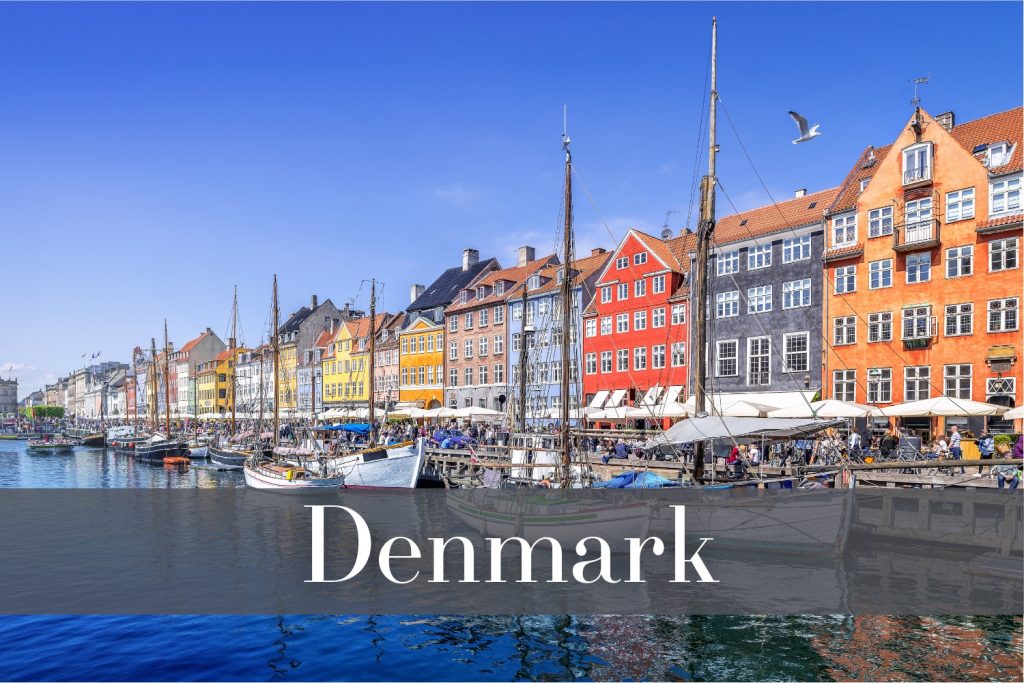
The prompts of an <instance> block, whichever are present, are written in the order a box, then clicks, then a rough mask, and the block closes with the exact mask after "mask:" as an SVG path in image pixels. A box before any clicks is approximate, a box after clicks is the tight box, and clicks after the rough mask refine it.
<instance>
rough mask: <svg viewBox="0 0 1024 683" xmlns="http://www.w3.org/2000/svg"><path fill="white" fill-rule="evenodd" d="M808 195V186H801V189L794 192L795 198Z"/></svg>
mask: <svg viewBox="0 0 1024 683" xmlns="http://www.w3.org/2000/svg"><path fill="white" fill-rule="evenodd" d="M806 196H807V188H806V187H801V188H800V189H799V190H797V191H796V192H794V193H793V197H794V198H795V199H800V198H801V197H806Z"/></svg>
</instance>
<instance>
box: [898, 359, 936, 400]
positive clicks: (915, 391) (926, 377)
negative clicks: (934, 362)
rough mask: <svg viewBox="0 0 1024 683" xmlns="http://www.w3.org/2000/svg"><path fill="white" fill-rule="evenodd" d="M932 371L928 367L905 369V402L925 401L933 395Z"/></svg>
mask: <svg viewBox="0 0 1024 683" xmlns="http://www.w3.org/2000/svg"><path fill="white" fill-rule="evenodd" d="M931 379H932V369H931V368H930V367H928V366H927V365H921V366H917V367H909V368H903V400H904V401H923V400H924V399H926V398H928V397H929V395H930V394H931V391H930V388H929V385H930V384H931Z"/></svg>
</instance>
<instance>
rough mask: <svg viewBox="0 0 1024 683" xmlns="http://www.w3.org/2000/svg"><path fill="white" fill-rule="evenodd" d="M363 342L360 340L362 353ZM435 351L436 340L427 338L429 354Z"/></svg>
mask: <svg viewBox="0 0 1024 683" xmlns="http://www.w3.org/2000/svg"><path fill="white" fill-rule="evenodd" d="M362 342H363V340H362V339H360V340H359V350H360V351H362V350H363V343H362ZM440 350H441V349H438V351H440ZM433 351H434V338H433V337H432V336H428V337H427V352H428V353H433Z"/></svg>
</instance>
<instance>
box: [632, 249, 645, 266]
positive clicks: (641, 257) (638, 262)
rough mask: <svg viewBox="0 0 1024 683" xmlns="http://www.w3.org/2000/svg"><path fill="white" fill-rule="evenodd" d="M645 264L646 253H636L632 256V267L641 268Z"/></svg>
mask: <svg viewBox="0 0 1024 683" xmlns="http://www.w3.org/2000/svg"><path fill="white" fill-rule="evenodd" d="M645 263H647V252H646V251H638V252H637V253H635V254H633V265H634V266H642V265H644V264H645Z"/></svg>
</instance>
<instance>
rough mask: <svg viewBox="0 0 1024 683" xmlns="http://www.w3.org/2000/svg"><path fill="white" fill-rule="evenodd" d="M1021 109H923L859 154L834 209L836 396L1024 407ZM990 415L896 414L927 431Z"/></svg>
mask: <svg viewBox="0 0 1024 683" xmlns="http://www.w3.org/2000/svg"><path fill="white" fill-rule="evenodd" d="M1021 116H1022V109H1021V108H1019V107H1018V108H1017V109H1013V110H1010V111H1007V112H1002V113H999V114H994V115H992V116H986V117H984V118H981V119H977V120H975V121H970V122H967V123H962V124H955V119H954V116H953V114H952V113H951V112H950V113H946V114H941V115H939V116H938V117H932V116H931V115H929V114H928V113H927V112H925V111H923V110H920V109H918V110H916V111H915V112H914V114H913V116H911V118H910V120H909V121H908V122H907V124H906V125H905V126H904V127H903V128H902V130H900V132H899V134H898V136H897V137H896V139H895V141H894V142H893V143H892V144H891V145H889V146H887V147H883V148H879V149H875V148H868V149H867V150H865V152H864V153H863V154H862V155H861V158H860V159H858V161H857V164H856V165H855V167H854V168H853V169H852V170H851V171H850V173H849V174H848V177H847V179H846V182H845V183H844V188H843V192H842V194H841V195H840V197H839V199H837V200H836V202H835V204H834V206H833V207H832V208H831V209H830V211H829V215H828V221H829V234H828V244H827V251H826V253H825V263H826V271H825V275H826V291H827V293H826V296H825V311H824V316H823V322H824V324H825V326H826V330H827V333H828V335H829V338H830V342H831V348H830V349H829V353H828V354H827V355H826V359H825V377H826V381H825V395H826V396H827V397H828V398H837V399H841V400H850V401H858V402H861V403H869V404H874V405H879V406H886V405H890V404H893V403H902V402H906V401H915V400H920V399H926V398H930V397H934V396H940V395H946V396H951V397H954V398H962V399H973V400H977V401H986V402H990V403H999V404H1002V405H1007V406H1012V405H1019V404H1020V401H1021V391H1022V389H1021V386H1020V385H1021V365H1020V362H1021V361H1020V357H1021V351H1022V349H1021V323H1020V300H1021V297H1022V290H1024V286H1022V276H1021V266H1020V259H1021V224H1022V210H1021V204H1020V185H1021V168H1022V164H1021V158H1022V150H1021ZM983 422H984V420H983V419H981V418H978V419H968V418H955V417H949V418H927V417H923V418H903V419H902V420H901V423H902V427H903V428H904V429H906V430H908V431H911V432H917V433H918V434H920V435H921V436H922V437H925V438H931V437H932V435H934V434H936V433H938V432H944V431H948V429H949V427H950V426H951V425H953V424H958V425H960V426H966V427H968V428H969V429H971V430H972V431H975V432H977V431H979V430H980V429H982V428H983V427H984V424H983ZM989 426H990V427H991V428H993V429H1009V428H1010V425H1009V424H1008V423H1006V422H1005V421H1002V420H997V419H994V420H991V421H990V424H989Z"/></svg>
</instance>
